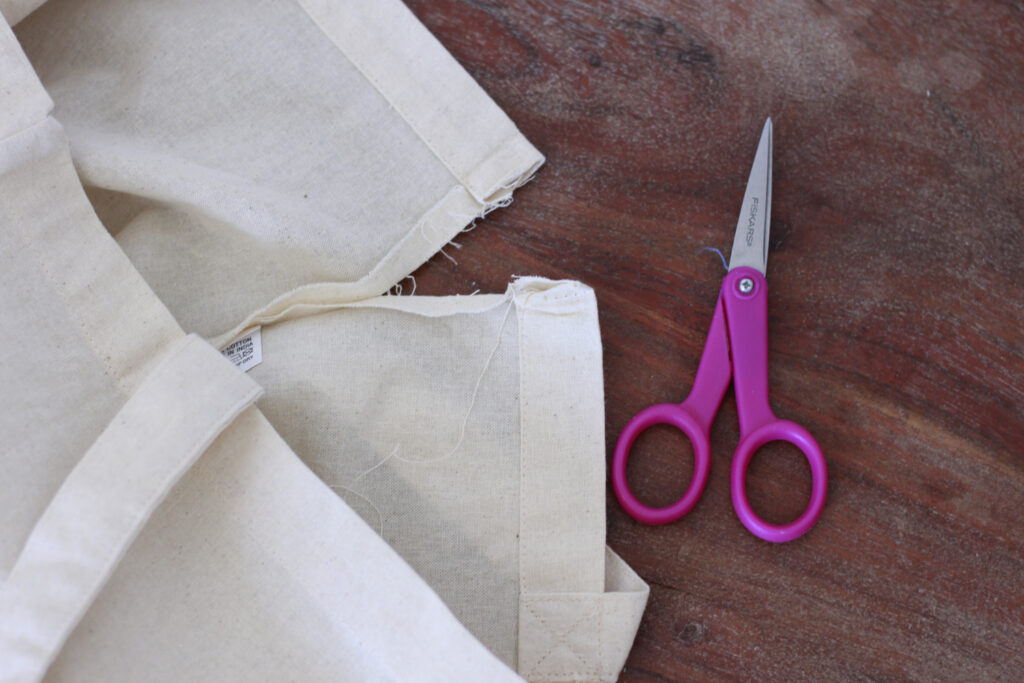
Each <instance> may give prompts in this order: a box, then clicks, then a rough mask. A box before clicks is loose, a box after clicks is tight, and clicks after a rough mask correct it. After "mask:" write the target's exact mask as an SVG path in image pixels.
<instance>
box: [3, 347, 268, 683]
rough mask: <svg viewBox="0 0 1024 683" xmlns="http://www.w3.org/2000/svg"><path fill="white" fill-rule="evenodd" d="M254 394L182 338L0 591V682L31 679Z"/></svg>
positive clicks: (209, 351) (41, 524) (88, 456)
mask: <svg viewBox="0 0 1024 683" xmlns="http://www.w3.org/2000/svg"><path fill="white" fill-rule="evenodd" d="M260 393H261V390H260V388H259V386H257V385H256V383H254V382H253V381H252V380H250V379H249V378H248V377H246V376H245V375H243V374H242V373H240V372H239V371H238V370H237V369H236V368H235V367H234V366H233V365H231V363H229V362H228V361H227V360H225V359H224V358H223V357H222V356H221V355H220V353H218V352H217V351H216V350H214V349H213V348H212V347H210V346H209V344H207V343H206V342H204V341H203V340H201V339H199V338H198V337H195V336H189V337H186V338H185V339H184V340H182V341H181V342H180V343H179V344H177V345H176V347H175V348H174V349H172V350H171V351H170V353H169V354H168V356H167V357H166V358H165V359H164V360H163V361H162V362H161V364H160V365H159V366H158V367H157V368H156V369H155V370H154V371H153V373H152V374H151V375H150V376H149V377H147V378H146V379H145V381H143V383H142V385H141V386H140V387H139V389H138V390H137V391H136V392H135V394H134V395H132V397H131V398H129V399H128V402H127V403H126V404H125V406H124V408H122V409H121V411H120V412H119V413H118V414H117V416H116V417H115V418H114V420H113V421H112V422H111V423H110V425H109V426H108V427H107V428H106V429H105V430H104V431H103V433H102V434H101V435H100V437H99V439H97V440H96V443H94V444H93V445H92V447H91V448H90V449H89V450H88V451H87V452H86V453H85V455H84V456H83V457H82V459H81V460H80V461H79V463H78V464H77V465H76V466H75V468H74V470H72V472H71V474H70V475H68V477H67V479H66V480H65V481H64V484H63V485H62V486H61V488H60V490H59V491H58V492H57V495H56V496H55V497H54V499H53V500H52V501H51V503H50V505H49V506H48V507H47V509H46V511H45V512H44V513H43V515H42V517H41V518H40V519H39V521H38V522H37V524H36V526H35V528H34V529H33V530H32V533H31V535H30V536H29V538H28V541H27V542H26V544H25V546H24V548H23V550H22V552H21V555H20V556H19V557H18V559H17V561H16V562H15V564H14V567H13V568H12V569H11V572H10V574H9V575H8V577H7V580H6V581H5V582H4V583H3V585H2V586H0V662H2V665H0V680H3V681H36V680H40V679H41V678H42V677H43V675H44V674H45V672H46V669H47V668H48V666H49V665H50V663H51V662H52V661H53V659H54V658H55V657H56V656H57V654H58V653H59V652H60V649H61V647H62V646H63V644H64V641H65V640H66V639H67V637H68V635H69V634H70V633H71V631H72V629H74V627H75V626H76V625H77V623H78V621H79V620H80V619H81V618H82V615H83V614H84V613H85V611H86V610H87V609H88V608H89V606H90V604H91V603H92V601H93V599H94V598H95V596H96V595H97V594H98V593H99V591H100V590H101V589H102V588H103V586H104V584H105V583H106V582H107V580H108V579H109V578H110V575H111V574H112V573H113V571H114V569H115V568H116V567H117V564H118V563H119V561H120V559H121V557H123V556H124V554H125V552H127V549H128V547H129V546H130V545H131V543H132V541H133V540H134V539H135V537H136V536H137V535H138V534H139V532H140V530H141V529H142V527H143V526H144V525H145V524H146V523H147V522H148V521H149V517H150V515H151V514H152V512H153V511H154V510H155V509H156V507H157V506H158V505H159V504H160V502H161V501H162V500H163V499H164V497H165V496H166V495H167V492H168V491H169V490H170V488H171V487H172V486H174V484H175V483H177V481H178V480H179V479H180V478H181V476H182V475H183V474H184V473H185V471H186V470H187V469H188V468H189V467H191V466H192V464H193V463H195V461H196V459H197V458H198V457H199V456H200V455H201V454H202V453H203V452H204V451H205V450H206V448H207V447H208V446H209V445H210V444H211V443H212V442H213V440H214V438H216V437H217V435H218V434H220V432H221V431H223V430H224V429H225V428H226V427H227V426H228V425H229V424H230V423H231V422H232V421H233V420H234V419H235V418H236V417H237V416H238V415H239V413H241V411H242V410H244V409H245V408H247V407H249V406H250V405H252V404H253V403H254V402H255V401H256V399H257V398H258V397H259V395H260Z"/></svg>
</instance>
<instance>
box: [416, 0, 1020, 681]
mask: <svg viewBox="0 0 1024 683" xmlns="http://www.w3.org/2000/svg"><path fill="white" fill-rule="evenodd" d="M408 3H409V5H410V7H411V8H412V9H413V11H414V12H415V13H416V14H417V16H419V17H420V19H421V20H422V21H423V22H424V23H425V24H426V25H427V26H428V27H429V28H430V29H431V30H432V31H433V32H434V33H435V34H436V35H437V36H438V38H439V39H440V40H441V42H442V43H443V44H444V45H445V46H446V47H447V48H448V50H450V51H451V52H452V53H453V54H454V55H455V57H456V58H457V59H458V60H459V61H460V62H461V63H462V64H463V65H464V66H465V67H466V69H468V71H469V72H470V73H471V74H472V75H473V76H474V77H475V78H476V79H477V80H478V81H479V82H480V84H481V85H482V86H483V88H484V89H485V90H486V91H487V92H488V93H490V95H491V96H492V97H493V98H494V99H495V100H496V101H497V102H498V103H499V104H500V105H501V106H502V107H503V108H504V109H505V110H506V111H507V112H508V113H509V115H510V116H511V118H512V119H513V120H514V121H515V122H516V123H517V124H518V125H519V127H520V128H521V129H522V130H523V131H524V132H525V133H526V135H527V137H529V138H530V139H531V140H532V141H533V142H534V143H535V144H536V145H537V146H538V147H539V148H540V149H541V150H542V151H543V152H544V153H545V154H546V155H547V158H548V162H547V164H546V166H545V167H544V168H543V169H542V171H541V172H540V174H539V175H538V176H537V178H536V180H535V181H534V182H533V183H531V184H530V185H529V186H527V187H525V188H523V189H522V190H521V191H519V192H518V193H517V195H516V200H515V203H514V204H513V205H512V206H511V207H509V208H507V209H504V210H502V211H499V212H495V213H494V214H492V215H491V216H490V217H488V219H487V220H486V221H484V222H482V224H481V226H480V227H479V228H478V229H477V230H476V231H474V232H471V233H468V234H466V235H465V236H464V238H463V239H462V240H461V242H462V243H463V244H464V246H465V248H464V249H462V250H461V251H458V252H455V253H454V256H455V257H456V259H457V260H458V262H459V263H458V266H455V265H453V264H451V263H450V262H449V261H447V260H445V259H443V258H435V259H434V260H432V261H431V262H430V263H428V264H427V265H425V266H424V267H423V268H421V269H420V270H419V271H417V273H416V278H417V282H418V290H417V291H418V293H429V294H443V293H454V292H460V293H465V292H467V291H472V290H474V289H481V290H484V291H502V290H503V289H504V287H505V284H506V282H507V280H508V279H509V276H510V275H511V274H537V275H545V276H548V277H555V278H559V277H568V278H575V279H580V280H583V281H585V282H587V283H588V284H590V285H592V286H593V287H594V288H595V289H596V290H597V295H598V300H599V304H600V315H601V324H602V333H603V337H604V345H605V383H606V389H605V390H606V398H607V427H608V447H609V453H610V450H611V447H612V445H613V444H614V440H615V438H616V437H617V435H618V432H619V430H621V428H622V427H623V425H624V424H625V423H626V421H627V420H628V419H629V417H630V416H631V415H632V414H633V413H634V412H636V411H637V410H638V409H640V408H642V407H644V406H645V405H647V404H648V403H650V402H652V401H664V400H672V399H675V400H678V399H681V398H682V397H683V396H685V394H686V392H687V391H688V390H689V386H690V383H691V382H692V379H693V373H694V371H695V370H696V367H697V360H698V358H699V355H700V351H701V347H702V345H703V342H704V335H705V333H706V328H707V326H708V324H709V322H710V316H711V312H712V306H713V304H714V302H715V297H716V294H717V289H718V286H719V282H720V280H721V276H722V274H723V270H722V266H721V264H720V262H719V261H718V258H717V256H714V255H713V254H708V253H701V252H699V251H698V250H699V249H700V248H702V247H704V246H714V247H718V248H720V249H722V250H724V251H726V252H727V251H728V248H729V246H730V243H731V233H732V228H733V226H734V225H735V219H736V212H737V211H738V207H739V203H740V199H741V195H742V192H743V186H744V183H745V180H746V174H747V171H748V169H749V166H750V162H751V160H752V155H753V152H754V147H755V144H756V142H757V136H758V133H759V131H760V129H761V125H762V123H763V121H764V117H765V116H767V115H771V117H772V118H773V120H774V122H775V175H774V198H773V203H772V208H773V213H774V215H773V225H772V239H771V245H772V251H771V257H770V265H769V273H768V278H769V284H770V286H771V298H770V303H769V309H770V310H769V314H770V330H769V334H770V347H771V384H772V391H773V396H772V403H773V406H774V408H775V410H776V412H777V413H778V414H779V415H780V416H784V417H787V418H790V419H793V420H795V421H798V422H800V423H802V424H804V425H806V426H807V427H808V429H810V430H811V432H812V433H814V434H815V435H816V436H817V438H818V440H819V441H820V443H821V445H822V448H823V449H824V451H825V454H826V457H827V459H828V463H829V467H830V475H831V481H830V487H829V501H828V504H827V506H826V508H825V513H824V515H823V517H822V518H821V521H820V522H819V524H818V526H817V527H816V528H815V529H814V530H813V531H812V532H811V533H810V534H808V535H807V536H806V537H804V538H803V539H801V540H799V541H796V542H794V543H790V544H788V545H783V546H774V545H770V544H767V543H764V542H762V541H759V540H757V539H755V538H753V537H752V536H751V535H749V534H748V533H746V532H745V531H744V529H743V528H742V527H741V526H740V524H739V522H738V521H737V519H736V517H735V515H734V514H733V512H732V509H731V504H730V502H729V496H728V462H729V458H730V457H731V452H732V449H733V448H734V446H735V444H736V438H737V425H736V414H735V404H734V402H733V401H732V399H731V397H730V398H728V399H727V400H726V404H725V406H724V407H723V410H722V412H721V414H720V416H719V419H718V421H717V422H716V424H715V427H714V430H713V433H712V451H713V454H714V455H713V466H712V467H713V469H712V473H711V477H710V481H709V484H708V489H707V491H706V493H705V495H704V498H703V500H702V501H701V502H700V504H699V505H698V506H697V508H696V509H695V510H694V512H693V513H692V515H691V516H689V517H688V518H686V519H685V520H683V521H681V522H677V523H675V524H672V525H669V526H666V527H660V528H649V527H644V526H642V525H639V524H637V523H635V522H634V521H632V520H631V519H629V518H628V517H627V516H626V515H625V514H624V513H623V512H622V510H621V509H620V508H619V506H618V504H617V503H616V502H615V501H614V498H612V497H611V496H610V495H609V503H608V520H609V529H608V539H609V543H610V544H611V546H612V547H613V548H614V549H615V550H617V551H618V552H619V553H620V554H621V555H622V556H623V557H624V558H625V559H626V560H627V561H628V562H629V563H630V564H631V565H632V566H633V567H635V568H636V569H637V571H638V572H640V574H641V575H643V577H644V578H645V579H646V580H647V581H649V582H650V583H651V585H652V593H651V600H650V603H649V606H648V609H647V613H646V616H645V618H644V621H643V624H642V625H641V628H640V633H639V636H638V638H637V642H636V646H635V648H634V651H633V653H632V655H631V657H630V659H629V662H628V664H627V667H626V670H625V672H624V673H623V676H622V680H625V681H675V680H688V679H694V678H697V679H730V678H749V679H774V680H790V679H794V678H795V679H810V680H823V679H838V678H842V679H846V678H865V677H866V678H880V679H917V680H935V679H944V680H951V679H955V680H993V679H1003V680H1010V679H1016V680H1020V679H1021V677H1022V676H1024V523H1022V521H1021V518H1022V503H1024V457H1022V453H1024V446H1022V444H1024V410H1022V405H1024V322H1022V321H1024V267H1022V261H1024V244H1022V234H1024V229H1022V215H1024V172H1022V168H1024V8H1022V6H1021V5H1020V3H1015V2H1009V1H1006V2H994V1H990V2H973V1H969V0H965V1H963V2H952V3H941V4H940V3H929V2H923V1H922V0H916V1H915V2H906V3H896V2H890V3H872V2H866V1H865V0H854V1H853V2H839V1H838V0H822V1H819V2H811V1H810V0H806V1H803V2H782V1H773V2H762V3H736V2H710V1H708V2H680V1H678V0H646V1H644V0H598V1H595V2H582V1H579V0H516V1H514V2H513V1H512V0H504V1H503V0H461V1H459V0H408ZM644 441H645V443H644V444H642V450H643V453H642V454H641V455H639V456H638V457H637V463H636V466H635V467H632V468H631V472H630V477H631V479H632V480H633V481H635V483H636V485H637V487H641V486H642V487H644V489H645V490H650V491H651V494H650V500H651V501H652V502H662V503H664V502H667V501H668V500H670V499H671V497H672V496H673V495H678V494H679V493H681V492H682V490H683V489H684V488H685V481H683V479H684V477H687V476H688V469H687V468H688V467H689V463H688V461H687V457H688V456H679V455H675V456H673V455H670V454H669V452H668V451H669V450H671V449H674V450H675V451H677V452H678V451H683V450H685V447H683V446H680V445H679V444H680V442H679V441H678V440H676V439H674V438H673V437H672V436H671V435H668V434H664V433H655V434H651V435H649V436H646V437H645V438H644ZM750 485H751V488H752V489H753V492H752V496H753V498H754V502H755V507H756V508H757V509H758V510H760V511H762V512H763V513H764V514H765V516H767V517H769V518H770V519H776V520H779V521H781V520H784V519H787V518H792V517H793V516H795V515H796V514H798V512H799V510H800V509H802V507H803V504H804V500H805V497H806V495H807V493H808V491H809V474H808V472H807V468H806V466H805V465H804V464H803V461H802V458H801V457H800V456H799V454H797V453H795V452H792V451H790V450H788V449H786V448H784V447H778V448H777V450H772V447H769V448H766V449H764V450H763V451H762V452H760V453H759V454H758V456H757V457H756V459H755V463H754V466H753V472H752V474H751V476H750Z"/></svg>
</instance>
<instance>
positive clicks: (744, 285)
mask: <svg viewBox="0 0 1024 683" xmlns="http://www.w3.org/2000/svg"><path fill="white" fill-rule="evenodd" d="M739 287H740V291H741V292H743V293H744V294H750V291H751V290H752V289H754V281H753V280H751V279H750V278H749V277H745V278H742V279H741V280H740V282H739Z"/></svg>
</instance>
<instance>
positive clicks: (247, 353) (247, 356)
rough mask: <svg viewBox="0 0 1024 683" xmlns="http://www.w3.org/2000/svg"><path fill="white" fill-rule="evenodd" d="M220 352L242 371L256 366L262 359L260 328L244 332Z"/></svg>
mask: <svg viewBox="0 0 1024 683" xmlns="http://www.w3.org/2000/svg"><path fill="white" fill-rule="evenodd" d="M221 353H222V354H224V357H225V358H227V359H228V360H229V361H231V362H232V363H234V364H235V365H236V366H237V367H238V368H240V369H241V370H242V372H248V371H249V370H250V369H251V368H254V367H256V366H257V365H259V364H260V363H261V362H262V361H263V341H262V340H261V338H260V328H258V327H257V328H256V329H254V330H250V331H249V332H246V333H245V334H244V335H242V336H241V337H239V338H238V339H236V340H235V341H233V342H231V343H230V344H228V345H227V346H225V347H224V348H223V349H221Z"/></svg>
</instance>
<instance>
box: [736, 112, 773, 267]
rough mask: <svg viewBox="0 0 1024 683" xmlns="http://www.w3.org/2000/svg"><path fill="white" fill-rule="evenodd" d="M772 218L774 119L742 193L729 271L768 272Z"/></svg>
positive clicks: (769, 122) (763, 134)
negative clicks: (741, 205)
mask: <svg viewBox="0 0 1024 683" xmlns="http://www.w3.org/2000/svg"><path fill="white" fill-rule="evenodd" d="M771 217H772V120H771V119H768V120H767V121H765V124H764V130H762V131H761V141H760V142H759V143H758V145H757V154H756V155H754V165H753V167H752V168H751V169H750V178H748V179H747V191H746V194H744V195H743V209H742V210H741V211H740V218H739V221H737V223H736V236H735V237H734V238H733V242H732V254H731V255H730V256H729V270H732V269H733V268H736V267H737V266H750V267H751V268H756V269H757V270H759V271H761V274H762V275H764V274H765V270H766V269H767V268H768V229H769V227H770V224H771Z"/></svg>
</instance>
